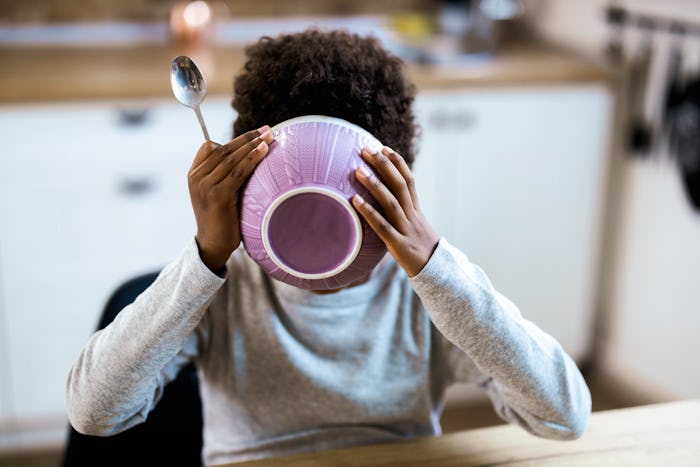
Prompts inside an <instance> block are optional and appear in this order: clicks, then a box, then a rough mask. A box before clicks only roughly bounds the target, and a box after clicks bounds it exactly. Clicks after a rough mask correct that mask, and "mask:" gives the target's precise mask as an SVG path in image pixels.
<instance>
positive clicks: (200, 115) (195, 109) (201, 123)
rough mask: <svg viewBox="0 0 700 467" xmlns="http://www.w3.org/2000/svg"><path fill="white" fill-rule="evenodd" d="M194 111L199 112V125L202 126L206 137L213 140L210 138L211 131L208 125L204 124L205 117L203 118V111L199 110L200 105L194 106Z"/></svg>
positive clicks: (207, 139)
mask: <svg viewBox="0 0 700 467" xmlns="http://www.w3.org/2000/svg"><path fill="white" fill-rule="evenodd" d="M194 113H196V114H197V120H199V126H201V127H202V132H203V133H204V139H205V140H206V141H211V139H209V132H208V131H207V126H206V125H205V124H204V118H202V112H201V111H200V110H199V106H198V105H195V106H194Z"/></svg>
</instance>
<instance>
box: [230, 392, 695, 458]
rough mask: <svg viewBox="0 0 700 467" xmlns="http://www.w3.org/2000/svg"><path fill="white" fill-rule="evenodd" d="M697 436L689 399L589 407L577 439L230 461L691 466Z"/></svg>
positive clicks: (467, 440) (443, 441) (488, 440)
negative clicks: (588, 417)
mask: <svg viewBox="0 0 700 467" xmlns="http://www.w3.org/2000/svg"><path fill="white" fill-rule="evenodd" d="M698 438H700V401H697V400H690V401H679V402H671V403H666V404H656V405H649V406H642V407H634V408H628V409H619V410H611V411H606V412H596V413H594V414H593V415H592V416H591V420H590V424H589V427H588V430H587V431H586V433H585V434H584V435H583V437H582V438H581V439H580V440H577V441H552V440H546V439H541V438H536V437H534V436H532V435H530V434H528V433H526V432H525V431H524V430H522V429H521V428H519V427H516V426H513V425H510V426H498V427H492V428H482V429H477V430H469V431H463V432H457V433H451V434H448V435H444V436H440V437H435V438H422V439H417V440H412V441H406V442H398V443H391V444H380V445H373V446H362V447H355V448H349V449H338V450H331V451H323V452H314V453H308V454H300V455H295V456H284V457H279V458H274V459H265V460H263V461H255V462H244V463H242V464H236V467H253V466H260V465H265V466H268V467H283V466H294V467H315V466H324V465H344V466H348V467H350V466H352V467H361V466H373V467H377V466H384V467H389V466H401V467H411V466H425V465H441V466H443V467H449V466H455V467H456V466H459V467H469V466H478V465H538V466H560V465H567V466H571V467H574V466H588V465H601V466H608V465H609V466H617V465H677V466H681V465H697V461H698V459H700V445H698V443H697V440H698ZM222 467H223V466H222Z"/></svg>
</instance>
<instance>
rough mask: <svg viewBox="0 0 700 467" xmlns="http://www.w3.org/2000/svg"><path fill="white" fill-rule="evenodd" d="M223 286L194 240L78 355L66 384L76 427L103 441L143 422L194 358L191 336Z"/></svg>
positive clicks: (69, 408) (193, 338)
mask: <svg viewBox="0 0 700 467" xmlns="http://www.w3.org/2000/svg"><path fill="white" fill-rule="evenodd" d="M223 282H224V279H222V278H220V277H218V276H217V275H215V274H213V273H212V272H211V271H210V270H209V269H208V268H207V267H206V265H204V264H203V263H202V261H201V260H200V257H199V251H198V248H197V244H196V242H195V240H194V239H192V241H191V243H190V244H189V245H188V246H187V248H186V249H185V250H184V251H183V253H182V254H181V255H180V257H178V258H177V259H176V260H175V261H173V262H172V263H170V264H169V265H167V266H166V267H165V268H164V269H163V271H162V272H161V273H160V275H159V276H158V278H157V279H156V280H155V282H154V283H153V284H152V285H151V286H150V287H149V288H148V289H146V290H145V291H144V292H143V293H142V294H141V295H139V297H138V298H137V299H136V300H135V301H134V302H133V303H132V304H130V305H128V306H126V307H125V308H124V309H123V310H122V311H121V312H120V313H119V314H118V315H117V317H116V318H115V319H114V321H113V322H112V323H111V324H109V325H108V326H107V327H105V328H104V329H102V330H100V331H98V332H96V333H95V334H94V335H93V336H92V337H91V338H90V339H89V341H88V342H87V344H86V345H85V347H84V348H83V349H82V350H81V351H80V353H79V354H78V357H77V359H76V361H75V362H74V364H73V366H72V368H71V369H70V371H69V373H68V378H67V381H66V407H67V411H68V418H69V420H70V422H71V424H72V425H73V427H74V428H75V429H76V430H77V431H78V432H80V433H84V434H91V435H99V436H108V435H112V434H116V433H119V432H121V431H124V430H126V429H128V428H131V427H132V426H134V425H137V424H139V423H141V422H143V421H144V420H145V419H146V416H147V415H148V412H149V411H150V410H151V409H152V408H153V407H154V406H155V404H156V403H157V402H158V400H159V399H160V396H161V395H162V390H163V388H164V387H165V385H166V384H167V383H168V382H169V381H170V380H172V379H174V378H175V376H176V375H177V372H178V371H179V369H180V368H181V367H182V366H184V365H185V364H186V363H187V362H188V361H189V360H190V359H191V358H193V357H194V355H196V353H197V346H198V343H197V336H196V333H195V332H194V331H195V329H196V328H197V325H198V324H199V322H200V319H201V318H202V316H203V314H204V312H205V311H206V308H207V306H208V304H209V302H210V301H211V299H212V298H213V296H214V295H215V293H216V291H217V290H218V289H219V288H220V287H221V285H222V283H223ZM200 344H201V343H200Z"/></svg>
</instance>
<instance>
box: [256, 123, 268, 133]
mask: <svg viewBox="0 0 700 467" xmlns="http://www.w3.org/2000/svg"><path fill="white" fill-rule="evenodd" d="M267 131H270V126H269V125H263V126H261V127H260V128H258V133H260V134H261V135H262V134H263V133H265V132H267Z"/></svg>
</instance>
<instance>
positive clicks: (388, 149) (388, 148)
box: [382, 146, 396, 154]
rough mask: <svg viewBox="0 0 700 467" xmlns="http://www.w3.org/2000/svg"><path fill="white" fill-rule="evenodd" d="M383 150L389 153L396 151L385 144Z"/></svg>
mask: <svg viewBox="0 0 700 467" xmlns="http://www.w3.org/2000/svg"><path fill="white" fill-rule="evenodd" d="M382 151H384V152H388V153H389V154H391V153H392V152H396V151H394V150H393V149H391V148H390V147H389V146H384V149H382Z"/></svg>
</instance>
